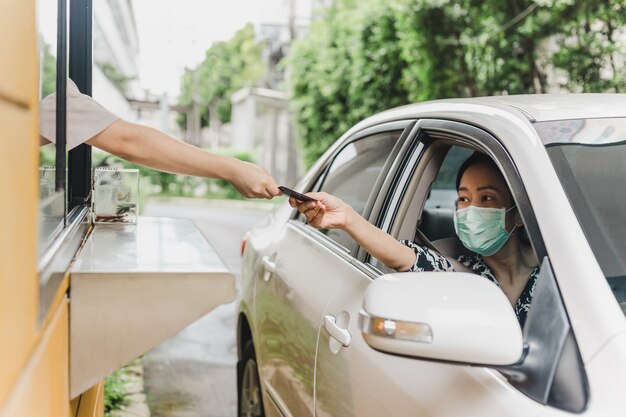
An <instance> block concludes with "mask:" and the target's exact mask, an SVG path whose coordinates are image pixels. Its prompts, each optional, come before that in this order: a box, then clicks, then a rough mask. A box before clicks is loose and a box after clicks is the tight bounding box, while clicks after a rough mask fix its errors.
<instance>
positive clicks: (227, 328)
mask: <svg viewBox="0 0 626 417" xmlns="http://www.w3.org/2000/svg"><path fill="white" fill-rule="evenodd" d="M271 207H272V206H271V205H268V204H259V203H254V202H251V203H246V202H213V201H203V200H183V199H176V200H164V201H162V200H150V201H148V202H147V204H146V208H145V210H144V212H143V215H144V216H162V217H186V218H190V219H192V220H193V221H194V222H195V223H196V225H197V226H198V227H199V228H200V230H201V231H202V233H204V235H205V236H206V238H207V239H208V240H209V242H211V244H212V245H213V246H214V247H215V249H216V251H217V252H218V254H219V255H220V257H221V258H222V260H223V261H224V263H225V264H226V266H227V267H228V268H229V269H230V270H231V271H232V272H233V273H234V274H235V275H236V277H237V282H238V283H239V282H240V279H241V276H240V273H241V256H240V249H241V238H242V236H243V235H244V234H245V232H247V231H248V230H250V228H251V227H252V225H253V224H254V223H256V222H257V221H258V220H259V219H260V218H261V217H262V216H264V215H265V214H266V213H267V212H268V210H269V209H271ZM235 326H236V306H235V304H234V303H231V304H227V305H223V306H220V307H218V308H217V309H215V310H213V311H212V312H210V313H209V314H207V315H206V316H204V317H203V318H201V319H200V320H198V321H196V322H195V323H193V324H191V325H190V326H189V327H187V328H186V329H184V330H183V331H182V332H180V333H179V334H178V335H177V336H175V337H173V338H171V339H169V340H167V341H166V342H164V343H163V344H161V345H160V346H158V347H156V348H155V349H153V350H152V351H150V352H149V353H148V354H146V355H145V357H144V384H145V391H146V395H147V400H148V406H149V408H150V412H151V414H152V417H234V416H235V415H236V412H237V392H236V390H237V381H236V370H235V366H236V361H237V349H236V341H235Z"/></svg>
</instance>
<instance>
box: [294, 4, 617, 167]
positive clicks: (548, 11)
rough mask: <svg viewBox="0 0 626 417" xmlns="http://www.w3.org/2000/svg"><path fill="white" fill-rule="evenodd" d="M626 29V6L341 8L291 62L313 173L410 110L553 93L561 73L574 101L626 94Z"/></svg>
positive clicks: (299, 123) (331, 11)
mask: <svg viewBox="0 0 626 417" xmlns="http://www.w3.org/2000/svg"><path fill="white" fill-rule="evenodd" d="M625 27H626V4H625V3H624V1H623V0H601V1H592V0H576V1H574V0H393V1H386V0H363V1H353V0H336V1H335V2H334V3H333V4H332V5H331V6H330V7H329V8H328V9H327V10H326V12H325V15H324V17H323V19H321V20H319V21H317V22H315V23H314V24H313V26H312V28H311V33H310V36H309V37H308V38H306V39H303V40H301V41H298V42H296V43H295V44H294V45H293V49H292V54H291V57H290V63H291V67H292V71H291V79H290V89H291V93H292V104H293V110H294V114H295V122H296V129H297V133H298V135H299V137H300V140H301V142H302V145H303V147H304V152H305V160H306V163H307V164H311V163H312V162H313V161H315V160H316V159H317V158H318V157H319V155H320V154H321V153H322V152H323V151H324V150H325V149H326V148H327V147H328V146H329V145H330V144H331V143H332V142H334V141H335V140H336V139H337V138H338V137H339V136H340V135H341V134H342V133H344V132H345V131H346V130H347V129H348V128H349V127H350V126H352V125H353V124H354V123H355V122H357V121H358V120H360V119H362V118H363V117H365V116H368V115H370V114H373V113H376V112H378V111H381V110H384V109H387V108H390V107H394V106H397V105H401V104H404V103H409V102H419V101H424V100H432V99H438V98H447V97H469V96H483V95H499V94H521V93H542V92H546V91H548V90H549V88H552V89H554V87H555V82H554V81H552V82H551V83H550V82H549V76H552V77H553V78H554V76H555V74H556V76H558V77H560V78H561V79H563V82H561V83H560V84H561V86H562V87H563V88H566V89H568V90H570V91H586V92H587V91H588V92H607V91H616V92H617V91H620V92H623V91H625V90H626V70H625V68H624V56H625V52H626V51H625V45H624V30H625ZM620 33H621V35H620ZM620 36H621V38H620ZM620 39H621V41H620ZM620 42H621V43H620Z"/></svg>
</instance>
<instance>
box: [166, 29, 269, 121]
mask: <svg viewBox="0 0 626 417" xmlns="http://www.w3.org/2000/svg"><path fill="white" fill-rule="evenodd" d="M261 53H262V45H261V44H260V43H259V42H257V41H256V39H255V35H254V28H253V26H252V25H251V24H247V25H246V26H245V27H244V28H243V29H241V30H239V31H237V32H236V33H235V35H234V36H233V37H232V38H231V39H230V40H228V41H225V42H216V43H214V44H213V45H212V46H211V47H210V48H209V49H208V50H207V51H206V54H205V58H204V60H203V61H202V62H201V63H200V65H199V66H198V67H197V68H196V69H190V70H187V71H185V73H184V74H183V77H182V79H181V91H180V96H179V103H180V104H183V105H186V106H191V105H192V103H193V101H194V100H196V101H197V103H198V105H199V108H200V115H201V126H209V125H211V124H212V123H213V124H218V125H219V124H221V123H227V122H229V121H230V112H231V103H230V96H231V95H232V94H233V93H234V92H235V91H237V90H239V89H240V88H243V87H252V86H255V85H258V84H259V83H260V81H261V79H262V76H263V75H264V74H265V72H266V68H265V64H264V63H263V61H262V58H261ZM178 122H179V124H180V125H181V126H184V125H185V123H186V119H185V116H184V115H182V116H181V117H180V118H179V120H178Z"/></svg>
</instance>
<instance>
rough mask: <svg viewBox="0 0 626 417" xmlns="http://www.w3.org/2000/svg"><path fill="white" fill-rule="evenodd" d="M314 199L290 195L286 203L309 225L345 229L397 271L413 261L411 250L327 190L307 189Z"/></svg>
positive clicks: (368, 250) (365, 247) (375, 255)
mask: <svg viewBox="0 0 626 417" xmlns="http://www.w3.org/2000/svg"><path fill="white" fill-rule="evenodd" d="M307 195H308V196H311V197H313V198H315V199H317V200H318V201H308V202H300V201H297V200H296V199H294V198H293V197H291V198H290V199H289V204H290V205H291V206H292V207H295V208H297V209H298V211H300V212H301V213H303V214H304V215H305V216H306V218H307V221H308V222H309V224H311V226H313V227H316V228H321V229H342V230H345V231H346V232H347V233H348V234H349V235H350V236H352V238H353V239H354V240H356V241H357V242H358V243H359V245H361V246H362V247H363V249H365V250H366V251H367V252H368V253H370V254H371V255H372V256H374V257H375V258H376V259H378V260H379V261H381V262H382V263H384V264H385V265H387V266H388V267H389V268H393V269H395V270H397V271H408V270H409V269H410V268H411V267H412V266H413V264H414V263H415V256H416V255H415V252H414V251H413V250H412V249H411V248H409V247H407V246H405V245H403V244H402V243H400V242H398V241H397V240H396V239H395V238H393V237H392V236H391V235H389V234H388V233H385V232H383V231H382V230H380V229H379V228H377V227H376V226H374V225H373V224H371V223H370V222H368V221H367V220H365V219H364V218H363V217H361V216H360V215H359V214H358V213H357V212H356V211H354V209H353V208H352V207H350V206H349V205H348V204H346V203H344V202H343V201H342V200H340V199H339V198H337V197H334V196H331V195H330V194H327V193H307Z"/></svg>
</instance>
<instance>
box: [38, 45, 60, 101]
mask: <svg viewBox="0 0 626 417" xmlns="http://www.w3.org/2000/svg"><path fill="white" fill-rule="evenodd" d="M41 42H43V41H41ZM42 60H43V65H42V71H41V72H42V76H41V77H42V79H41V96H42V97H46V96H49V95H50V94H52V93H54V92H56V90H57V88H56V87H57V60H56V58H55V57H54V56H53V55H52V53H51V52H50V45H49V44H47V43H45V42H43V57H42Z"/></svg>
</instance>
